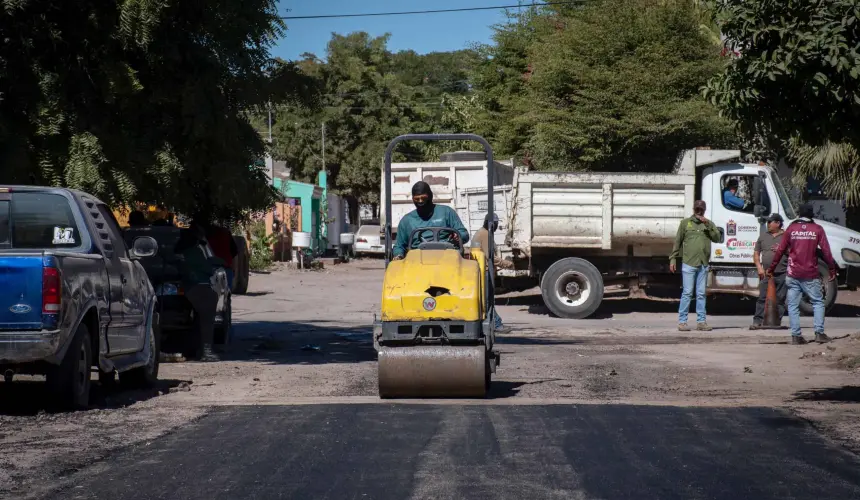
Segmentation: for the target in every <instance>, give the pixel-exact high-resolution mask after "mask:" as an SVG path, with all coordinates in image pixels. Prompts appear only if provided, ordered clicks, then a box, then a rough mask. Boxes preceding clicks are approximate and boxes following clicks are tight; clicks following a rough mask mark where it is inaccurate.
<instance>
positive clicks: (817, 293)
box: [785, 276, 824, 337]
mask: <svg viewBox="0 0 860 500" xmlns="http://www.w3.org/2000/svg"><path fill="white" fill-rule="evenodd" d="M785 284H786V285H787V286H788V324H789V325H790V326H791V334H792V335H794V336H795V337H799V336H800V299H802V298H803V294H806V296H807V297H809V301H810V302H812V313H813V320H812V325H813V330H815V333H824V292H823V290H822V288H821V279H820V278H816V279H812V280H801V279H797V278H792V277H791V276H789V277H787V278H786V279H785Z"/></svg>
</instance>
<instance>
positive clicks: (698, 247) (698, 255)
mask: <svg viewBox="0 0 860 500" xmlns="http://www.w3.org/2000/svg"><path fill="white" fill-rule="evenodd" d="M706 209H707V205H706V204H705V202H704V201H702V200H696V202H695V203H693V215H692V216H690V217H687V218H686V219H684V220H682V221H681V224H680V225H679V226H678V234H677V235H676V236H675V246H674V248H673V249H672V254H671V255H669V270H671V271H672V272H673V273H674V272H675V271H676V270H677V269H678V258H679V257H680V258H681V275H682V276H683V283H684V289H683V292H682V293H681V306H680V307H679V308H678V330H680V331H682V332H688V331H690V327H689V326H687V315H688V314H689V312H690V301H691V300H692V298H693V288H694V287H695V289H696V330H699V331H703V332H709V331H711V330H712V328H711V327H710V326H708V323H707V318H706V314H705V286H706V281H705V280H706V278H707V276H708V264H709V263H710V261H711V242H714V243H717V242H719V241H720V232H719V231H718V230H717V226H715V225H714V223H713V222H711V221H709V220H708V219H706V218H705V210H706Z"/></svg>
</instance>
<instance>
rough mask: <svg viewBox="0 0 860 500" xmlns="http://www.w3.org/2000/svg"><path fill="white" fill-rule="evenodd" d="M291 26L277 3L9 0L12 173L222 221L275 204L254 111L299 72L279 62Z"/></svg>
mask: <svg viewBox="0 0 860 500" xmlns="http://www.w3.org/2000/svg"><path fill="white" fill-rule="evenodd" d="M283 33H284V25H283V24H282V21H281V20H280V19H279V17H278V12H277V9H276V4H275V2H274V1H273V0H249V1H241V2H240V1H237V0H218V1H216V2H215V3H211V2H209V3H205V4H203V3H193V2H191V3H189V2H180V1H178V0H164V1H160V2H144V1H140V0H120V1H118V2H107V3H105V2H97V1H93V0H82V1H80V2H58V1H52V0H19V1H11V0H6V1H3V2H2V3H0V39H3V40H4V43H3V44H2V46H0V95H2V102H0V164H2V165H3V166H4V167H3V168H4V181H6V182H10V181H11V182H23V183H37V184H49V185H65V186H70V187H75V188H80V189H83V190H86V191H89V192H91V193H93V194H95V195H96V196H99V197H101V198H103V199H105V201H108V202H111V203H113V204H115V205H118V204H124V203H130V202H132V201H149V202H163V203H165V204H168V205H170V206H172V207H174V208H175V209H176V210H178V211H181V212H185V213H194V212H197V211H202V212H205V213H206V214H207V215H210V216H213V217H216V218H219V219H232V218H238V217H241V216H243V215H244V214H246V213H247V211H248V210H262V209H265V208H267V207H268V206H269V205H270V202H271V200H272V199H273V193H272V192H271V191H270V189H269V188H268V186H267V182H266V177H265V174H264V172H263V170H262V169H261V168H258V167H255V166H254V163H255V161H256V160H257V159H259V158H260V157H261V156H262V155H263V153H264V150H265V148H264V143H263V141H262V140H261V138H260V137H259V134H257V133H256V132H255V131H254V129H253V127H252V126H251V124H250V122H249V120H248V119H247V117H246V115H245V113H244V111H245V110H248V109H251V108H253V107H257V106H261V105H263V103H264V102H266V100H267V99H268V98H269V97H270V94H271V93H272V91H273V89H274V88H277V87H274V86H273V85H271V83H272V81H273V79H274V80H275V81H277V82H279V84H280V85H279V86H280V87H286V88H290V86H289V85H286V86H285V85H284V82H285V81H295V77H296V76H297V75H296V74H295V72H291V69H290V68H289V67H286V66H284V65H278V64H272V62H271V61H270V59H269V52H268V50H269V47H270V46H271V44H272V43H274V41H275V40H276V39H277V38H278V37H279V36H281V35H282V34H283Z"/></svg>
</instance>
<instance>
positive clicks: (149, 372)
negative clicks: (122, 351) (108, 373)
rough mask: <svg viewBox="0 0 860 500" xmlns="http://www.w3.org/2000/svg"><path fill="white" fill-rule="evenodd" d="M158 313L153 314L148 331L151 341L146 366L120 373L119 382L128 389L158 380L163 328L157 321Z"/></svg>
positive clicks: (151, 384) (153, 383) (141, 386)
mask: <svg viewBox="0 0 860 500" xmlns="http://www.w3.org/2000/svg"><path fill="white" fill-rule="evenodd" d="M157 317H158V316H157V315H155V314H153V318H152V321H153V322H152V323H151V326H150V328H149V331H148V332H147V335H146V337H147V342H149V358H147V362H146V364H145V365H144V366H141V367H140V368H135V369H133V370H129V371H127V372H124V373H120V374H119V382H120V384H121V385H122V386H123V388H126V389H145V388H148V387H152V386H154V385H155V384H156V382H158V367H159V362H160V358H161V331H160V330H161V329H160V328H159V325H157V324H155V323H157Z"/></svg>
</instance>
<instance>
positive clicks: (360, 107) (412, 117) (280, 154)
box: [273, 32, 477, 203]
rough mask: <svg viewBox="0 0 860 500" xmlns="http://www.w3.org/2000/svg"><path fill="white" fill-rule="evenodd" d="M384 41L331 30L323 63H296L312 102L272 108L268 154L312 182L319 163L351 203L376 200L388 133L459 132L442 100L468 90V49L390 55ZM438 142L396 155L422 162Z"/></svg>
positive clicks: (408, 147)
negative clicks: (306, 81)
mask: <svg viewBox="0 0 860 500" xmlns="http://www.w3.org/2000/svg"><path fill="white" fill-rule="evenodd" d="M387 41H388V37H387V36H382V37H376V38H374V37H371V36H370V35H368V34H367V33H363V32H357V33H351V34H349V35H337V34H336V35H333V37H332V39H331V41H330V42H329V44H328V49H327V54H326V56H327V57H326V61H325V62H323V61H321V60H319V59H318V58H317V57H316V56H314V55H312V54H307V55H305V58H304V59H303V60H302V61H299V62H298V63H296V64H297V67H298V68H300V70H301V72H302V74H303V75H305V76H306V77H307V78H311V79H313V80H314V81H315V82H316V83H315V84H314V86H313V87H314V88H316V89H319V92H318V94H317V96H316V98H315V99H314V105H312V106H308V105H305V104H302V103H295V102H288V103H281V104H279V105H278V106H277V111H276V113H275V120H274V121H275V124H274V126H273V135H274V138H275V140H274V146H273V154H274V157H275V158H276V159H278V160H284V161H286V162H287V164H288V165H289V166H290V168H291V169H292V175H293V177H294V178H296V179H299V180H304V181H308V182H311V181H313V180H314V179H315V178H316V175H317V172H319V170H320V169H321V168H323V163H324V164H325V168H326V170H327V171H328V172H329V173H330V174H331V175H330V177H329V179H330V182H331V185H332V186H333V188H334V190H335V191H336V192H339V193H340V194H342V195H345V196H346V197H347V198H348V199H349V200H351V201H353V202H362V203H378V202H379V182H380V168H381V166H382V158H383V154H384V151H385V147H386V145H387V144H388V142H389V141H390V140H391V139H393V138H394V137H396V136H398V135H400V134H403V133H407V132H437V131H443V130H444V129H445V128H447V127H450V128H452V129H454V130H456V131H461V130H462V129H458V128H456V127H458V126H459V124H457V123H455V121H456V120H455V119H454V117H455V116H456V113H454V114H450V113H448V112H449V110H448V108H447V107H446V106H447V105H448V103H449V102H452V101H451V99H452V96H456V95H459V94H458V93H460V94H462V93H464V92H467V91H468V85H467V81H468V74H469V69H470V68H471V66H472V64H473V61H474V59H475V58H476V57H477V56H476V55H475V53H474V52H472V51H458V52H453V53H432V54H427V55H419V54H416V53H415V52H411V51H407V52H400V53H397V54H392V53H391V52H389V51H388V49H387V47H386V44H387ZM453 106H454V105H453V103H452V107H453ZM446 113H448V114H446ZM323 124H325V134H326V150H325V162H323V159H322V154H323V152H322V126H323ZM449 131H450V130H449ZM449 147H450V146H449ZM438 148H439V146H435V149H434V146H432V145H426V144H407V145H404V147H403V148H401V149H400V150H399V153H398V157H399V158H400V159H404V158H408V159H409V160H410V161H421V160H423V159H427V158H432V157H433V156H434V155H435V156H438V154H439V152H441V151H440V150H439V149H438Z"/></svg>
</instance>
